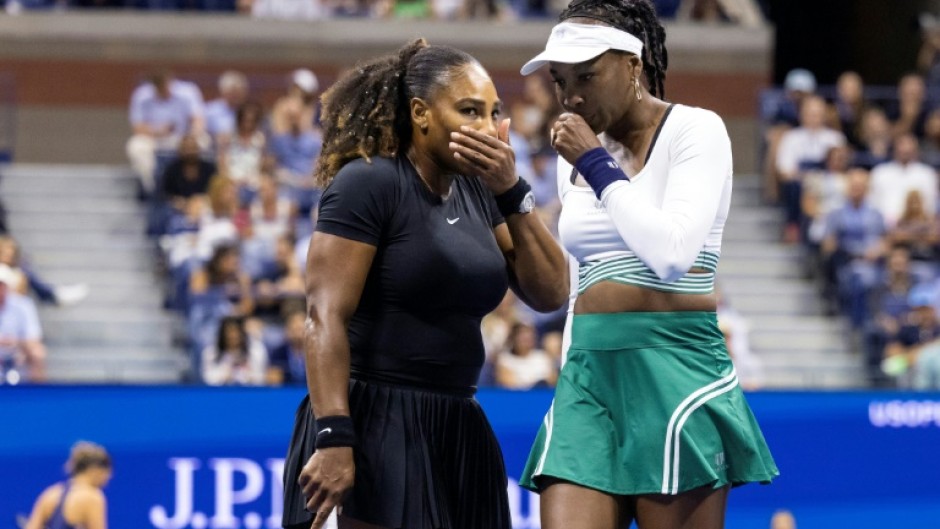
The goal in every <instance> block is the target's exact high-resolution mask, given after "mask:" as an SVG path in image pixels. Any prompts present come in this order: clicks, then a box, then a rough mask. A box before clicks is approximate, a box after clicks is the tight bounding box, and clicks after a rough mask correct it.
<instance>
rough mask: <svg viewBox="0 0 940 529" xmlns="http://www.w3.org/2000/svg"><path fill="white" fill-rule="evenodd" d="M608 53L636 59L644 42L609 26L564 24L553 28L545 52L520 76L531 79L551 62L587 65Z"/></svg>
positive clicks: (532, 61)
mask: <svg viewBox="0 0 940 529" xmlns="http://www.w3.org/2000/svg"><path fill="white" fill-rule="evenodd" d="M608 50H621V51H628V52H630V53H632V54H634V55H641V54H642V53H643V41H641V40H640V39H638V38H636V37H634V36H633V35H631V34H629V33H627V32H626V31H622V30H619V29H616V28H612V27H610V26H601V25H597V24H575V23H574V22H562V23H561V24H558V25H557V26H555V27H554V28H552V34H551V35H550V36H549V37H548V42H547V43H546V44H545V51H543V52H542V53H540V54H538V55H536V56H535V57H534V58H533V59H532V60H531V61H529V62H527V63H525V64H524V65H522V69H521V70H519V72H520V73H522V75H529V74H530V73H532V72H534V71H535V70H538V69H539V68H541V67H542V65H544V64H545V63H549V62H563V63H566V64H576V63H579V62H585V61H589V60H591V59H593V58H595V57H597V56H598V55H600V54H602V53H604V52H605V51H608Z"/></svg>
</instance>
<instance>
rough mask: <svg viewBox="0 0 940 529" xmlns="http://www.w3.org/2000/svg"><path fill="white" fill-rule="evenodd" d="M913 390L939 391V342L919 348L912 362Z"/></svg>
mask: <svg viewBox="0 0 940 529" xmlns="http://www.w3.org/2000/svg"><path fill="white" fill-rule="evenodd" d="M913 386H914V389H918V390H921V391H938V390H940V340H933V341H931V342H928V343H926V344H924V345H923V346H921V348H920V351H919V352H918V353H917V359H916V360H915V361H914V383H913Z"/></svg>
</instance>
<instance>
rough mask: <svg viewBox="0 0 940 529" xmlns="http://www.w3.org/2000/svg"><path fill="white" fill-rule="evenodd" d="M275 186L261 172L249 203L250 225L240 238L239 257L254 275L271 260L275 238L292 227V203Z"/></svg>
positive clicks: (259, 272) (292, 229) (270, 178)
mask: <svg viewBox="0 0 940 529" xmlns="http://www.w3.org/2000/svg"><path fill="white" fill-rule="evenodd" d="M279 188H280V186H279V184H278V182H277V179H275V178H274V177H273V176H271V175H264V176H262V178H261V186H260V187H259V188H258V196H257V197H256V198H255V201H254V202H253V203H252V204H251V205H250V206H249V210H248V217H249V218H248V221H249V225H250V228H249V230H248V232H247V233H246V237H245V239H244V240H243V241H242V259H243V261H244V264H245V268H246V269H247V270H248V272H249V273H250V274H251V275H252V276H253V277H256V278H257V277H259V275H260V274H261V273H262V270H263V269H264V268H265V267H266V266H269V265H270V264H271V262H272V261H273V260H274V255H275V252H276V251H277V246H278V245H279V239H281V238H282V237H284V236H287V235H289V234H291V232H293V231H294V224H295V218H296V216H297V207H296V204H295V202H294V200H293V199H292V198H290V197H287V196H282V195H281V193H279ZM312 209H315V208H312Z"/></svg>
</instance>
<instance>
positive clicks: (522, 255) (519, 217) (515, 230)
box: [506, 213, 568, 312]
mask: <svg viewBox="0 0 940 529" xmlns="http://www.w3.org/2000/svg"><path fill="white" fill-rule="evenodd" d="M506 225H507V227H508V228H509V234H510V237H511V238H512V246H513V251H512V255H511V259H510V265H511V268H512V271H513V274H514V276H515V281H516V286H517V288H516V290H517V291H518V294H519V295H520V297H521V298H522V299H523V300H524V301H525V302H526V303H527V304H528V305H529V306H531V307H532V308H534V309H535V310H539V311H544V312H549V311H552V310H555V309H557V308H558V307H560V306H561V305H562V303H564V302H565V299H566V298H567V296H568V273H567V267H566V263H565V256H564V254H563V253H562V251H561V247H560V246H559V245H558V243H557V242H556V241H555V239H554V238H553V237H552V234H551V233H550V232H549V231H548V228H546V227H545V224H544V223H543V222H542V220H541V219H540V218H539V217H538V216H537V215H536V214H534V213H529V214H524V215H523V214H516V215H509V216H508V217H507V218H506Z"/></svg>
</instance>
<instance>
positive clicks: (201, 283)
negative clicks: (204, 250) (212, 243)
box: [190, 245, 255, 316]
mask: <svg viewBox="0 0 940 529" xmlns="http://www.w3.org/2000/svg"><path fill="white" fill-rule="evenodd" d="M190 292H191V294H192V295H194V296H198V295H202V294H210V295H212V296H213V297H214V298H215V299H221V300H225V301H227V302H228V303H229V304H230V306H231V308H230V309H229V313H230V314H232V315H235V316H250V315H251V314H252V313H253V312H254V309H255V300H254V295H253V293H252V289H251V278H250V277H249V276H248V274H246V273H245V272H244V271H243V270H242V269H241V264H240V262H239V254H238V246H235V245H222V246H219V247H217V248H216V249H215V251H214V253H213V254H212V258H211V259H209V262H208V263H206V266H205V267H200V268H198V269H197V270H196V271H194V272H193V275H192V277H191V279H190Z"/></svg>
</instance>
